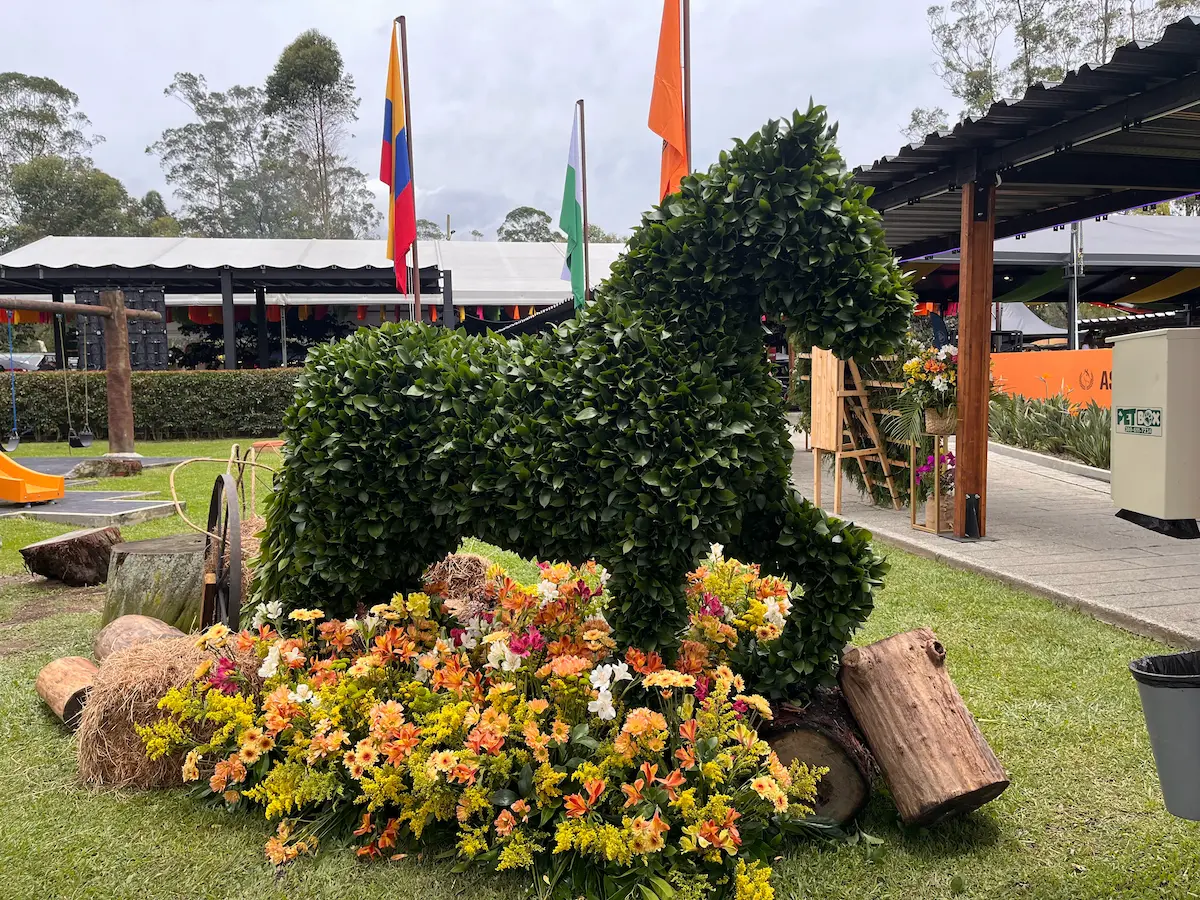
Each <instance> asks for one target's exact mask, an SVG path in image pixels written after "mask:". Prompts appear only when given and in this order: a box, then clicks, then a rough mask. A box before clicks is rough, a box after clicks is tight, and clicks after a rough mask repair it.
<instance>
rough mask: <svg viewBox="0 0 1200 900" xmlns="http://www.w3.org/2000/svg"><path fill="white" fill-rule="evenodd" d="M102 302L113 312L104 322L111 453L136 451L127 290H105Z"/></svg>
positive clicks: (102, 294) (81, 338) (109, 446)
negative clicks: (134, 447) (126, 309)
mask: <svg viewBox="0 0 1200 900" xmlns="http://www.w3.org/2000/svg"><path fill="white" fill-rule="evenodd" d="M100 304H101V306H104V307H106V308H107V309H108V310H109V313H110V314H109V316H108V321H106V322H105V323H104V357H105V362H106V368H107V369H108V378H107V383H108V452H109V453H110V454H111V453H133V452H135V451H134V449H133V386H132V383H131V379H132V370H131V367H130V365H129V321H128V319H127V318H126V316H125V292H124V291H102V292H101V294H100ZM79 339H80V340H81V341H82V340H84V336H83V335H82V334H81V335H80V337H79Z"/></svg>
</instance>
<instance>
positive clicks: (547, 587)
mask: <svg viewBox="0 0 1200 900" xmlns="http://www.w3.org/2000/svg"><path fill="white" fill-rule="evenodd" d="M537 590H538V595H539V596H540V597H541V598H542V606H545V605H546V604H547V603H549V602H550V601H551V600H555V599H557V597H558V585H557V584H555V583H554V582H553V581H546V580H544V579H543V580H542V581H539V582H538V586H537Z"/></svg>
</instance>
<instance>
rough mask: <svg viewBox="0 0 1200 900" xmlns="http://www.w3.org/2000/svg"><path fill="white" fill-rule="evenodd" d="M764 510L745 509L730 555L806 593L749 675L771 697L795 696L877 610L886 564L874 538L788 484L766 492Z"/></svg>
mask: <svg viewBox="0 0 1200 900" xmlns="http://www.w3.org/2000/svg"><path fill="white" fill-rule="evenodd" d="M765 493H766V494H767V497H768V499H767V501H766V502H765V503H764V505H763V507H762V508H758V507H757V506H756V505H754V504H751V505H749V506H748V507H747V509H746V511H745V513H744V518H743V523H742V530H741V533H740V534H739V535H737V536H736V537H734V538H732V539H731V541H730V544H731V547H730V551H729V553H730V555H732V556H735V557H737V558H738V559H743V560H754V561H756V562H758V563H760V564H761V566H762V570H763V571H764V572H766V573H769V574H773V575H778V576H780V577H783V578H787V579H788V580H789V581H791V582H792V583H793V584H795V585H797V586H799V587H800V588H801V589H802V590H803V596H801V597H799V598H797V599H796V600H794V601H793V605H794V609H793V612H792V614H791V616H789V617H788V622H787V626H786V628H785V629H784V632H783V636H782V637H781V638H780V639H779V640H778V641H774V642H772V643H770V644H766V645H760V647H759V656H758V657H757V658H756V659H755V660H754V662H753V663H752V669H755V670H756V671H752V672H751V673H748V677H749V678H751V679H752V680H753V682H754V683H752V684H751V685H750V687H751V688H752V689H753V690H756V691H759V692H760V693H762V694H764V695H767V696H770V697H784V696H795V695H796V692H797V688H800V687H810V686H812V684H813V677H812V676H813V674H814V673H819V672H824V671H831V668H832V664H833V663H835V662H836V660H837V657H838V655H839V653H840V652H841V649H842V647H843V646H845V645H846V644H847V643H848V642H849V640H850V638H851V636H852V635H853V634H854V632H855V630H857V629H858V627H859V626H860V625H862V623H863V622H864V621H866V618H867V616H868V615H870V613H871V610H872V608H873V607H874V595H875V591H876V589H877V588H879V587H880V586H881V585H882V584H883V575H884V573H885V572H886V571H887V564H886V563H885V562H884V560H883V557H882V556H880V555H879V554H878V553H876V552H875V549H874V548H873V547H872V545H871V533H870V532H869V531H867V530H866V529H864V528H859V527H858V526H856V525H854V524H853V523H850V522H846V521H844V520H842V519H836V518H834V517H832V516H829V515H826V513H825V511H824V510H822V509H821V508H820V507H817V506H814V505H813V504H812V503H811V502H809V501H808V500H805V499H803V498H802V497H800V495H799V494H797V493H796V492H795V491H794V490H793V489H792V488H791V486H790V485H786V484H781V485H778V489H777V490H771V491H767V492H765Z"/></svg>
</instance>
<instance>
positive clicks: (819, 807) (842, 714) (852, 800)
mask: <svg viewBox="0 0 1200 900" xmlns="http://www.w3.org/2000/svg"><path fill="white" fill-rule="evenodd" d="M766 737H767V740H768V742H769V743H770V745H771V748H772V749H773V750H774V751H775V753H776V754H777V755H778V756H779V760H780V762H782V763H783V764H784V765H789V764H790V763H791V762H792V761H793V760H800V762H802V763H805V764H807V765H810V766H818V767H822V768H826V769H828V770H829V771H828V772H827V773H826V774H825V775H824V776H822V778H821V780H820V781H819V782H817V799H816V802H815V804H814V808H813V812H814V814H816V815H818V816H823V817H825V818H828V819H833V820H834V821H835V822H838V823H841V824H845V823H846V822H849V821H850V820H851V819H853V818H854V817H855V816H856V815H857V814H858V813H859V812H860V811H861V810H862V808H863V807H864V806H865V805H866V803H867V801H868V800H869V799H870V797H871V785H872V782H873V780H874V772H875V762H874V760H873V759H872V758H871V753H870V751H869V750H868V749H867V747H866V745H865V744H864V743H863V740H862V737H861V736H860V735H859V733H858V729H857V726H856V725H855V723H854V718H853V716H852V715H851V713H850V709H849V707H847V706H846V703H845V700H844V699H843V698H842V694H841V691H840V690H838V689H837V688H832V689H828V688H822V689H819V690H818V691H817V693H816V694H815V695H814V697H813V699H812V701H811V702H810V703H809V704H808V705H807V706H805V707H796V706H792V705H790V704H784V705H782V706H781V707H779V708H778V709H777V710H776V716H775V719H774V721H773V722H772V724H771V726H770V729H769V731H768V732H767V735H766Z"/></svg>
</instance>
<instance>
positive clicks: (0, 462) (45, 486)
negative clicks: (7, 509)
mask: <svg viewBox="0 0 1200 900" xmlns="http://www.w3.org/2000/svg"><path fill="white" fill-rule="evenodd" d="M66 493H67V482H66V479H64V478H63V477H62V476H61V475H43V474H42V473H41V472H35V471H33V469H27V468H25V467H24V466H22V465H20V464H19V463H17V462H15V461H14V460H12V459H9V458H8V457H7V456H5V455H4V454H2V453H0V500H4V501H7V502H9V503H45V502H47V501H49V500H61V499H62V498H63V497H64V496H66Z"/></svg>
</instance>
